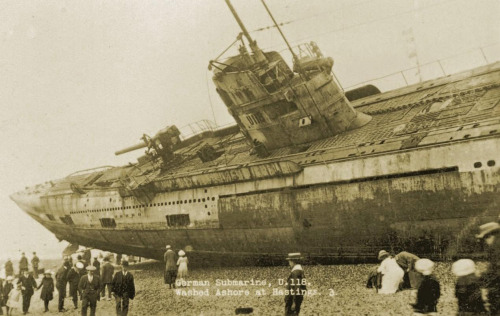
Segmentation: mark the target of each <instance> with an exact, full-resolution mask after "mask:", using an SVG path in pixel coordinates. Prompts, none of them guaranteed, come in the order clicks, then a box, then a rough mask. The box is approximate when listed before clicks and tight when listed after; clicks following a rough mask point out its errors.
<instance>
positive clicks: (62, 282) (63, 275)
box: [56, 262, 69, 312]
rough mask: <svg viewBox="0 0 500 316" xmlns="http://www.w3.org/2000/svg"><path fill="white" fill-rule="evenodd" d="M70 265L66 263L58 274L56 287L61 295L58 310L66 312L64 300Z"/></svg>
mask: <svg viewBox="0 0 500 316" xmlns="http://www.w3.org/2000/svg"><path fill="white" fill-rule="evenodd" d="M68 270H69V269H68V265H67V264H66V262H64V263H63V264H62V265H61V267H60V268H59V269H58V270H57V272H56V287H57V292H58V293H59V301H58V305H57V307H58V310H59V312H65V311H66V309H64V298H65V297H66V284H67V283H68Z"/></svg>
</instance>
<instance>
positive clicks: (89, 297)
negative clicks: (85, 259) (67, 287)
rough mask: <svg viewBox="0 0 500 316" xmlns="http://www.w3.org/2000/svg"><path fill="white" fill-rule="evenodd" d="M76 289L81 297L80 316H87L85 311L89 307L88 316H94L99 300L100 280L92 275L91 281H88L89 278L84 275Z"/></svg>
mask: <svg viewBox="0 0 500 316" xmlns="http://www.w3.org/2000/svg"><path fill="white" fill-rule="evenodd" d="M78 289H79V291H80V294H81V295H82V316H87V309H88V306H89V305H90V316H95V310H96V308H97V301H98V300H99V299H100V296H99V293H100V291H101V280H100V279H99V277H98V276H97V275H94V276H93V278H92V281H89V276H88V275H84V276H82V278H81V279H80V283H79V284H78Z"/></svg>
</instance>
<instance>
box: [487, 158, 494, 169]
mask: <svg viewBox="0 0 500 316" xmlns="http://www.w3.org/2000/svg"><path fill="white" fill-rule="evenodd" d="M486 164H487V165H488V167H493V166H494V165H495V160H488V162H487V163H486Z"/></svg>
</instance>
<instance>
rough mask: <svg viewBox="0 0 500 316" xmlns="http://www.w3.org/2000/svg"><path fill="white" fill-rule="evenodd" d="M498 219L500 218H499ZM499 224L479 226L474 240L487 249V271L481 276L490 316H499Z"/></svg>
mask: <svg viewBox="0 0 500 316" xmlns="http://www.w3.org/2000/svg"><path fill="white" fill-rule="evenodd" d="M499 219H500V218H499ZM499 234H500V224H499V223H498V222H490V223H486V224H483V225H481V226H479V234H478V235H476V238H480V239H483V240H484V243H485V244H486V245H487V247H488V250H487V251H488V262H489V265H488V270H486V272H485V273H484V274H483V275H482V276H481V280H482V282H483V284H484V287H485V288H486V289H487V290H488V303H489V306H490V312H491V314H492V315H500V236H499Z"/></svg>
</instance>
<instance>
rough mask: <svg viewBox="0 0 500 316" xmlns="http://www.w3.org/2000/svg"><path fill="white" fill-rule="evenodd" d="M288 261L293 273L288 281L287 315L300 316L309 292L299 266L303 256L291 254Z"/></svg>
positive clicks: (286, 296) (302, 271) (286, 292)
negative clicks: (301, 307) (306, 293)
mask: <svg viewBox="0 0 500 316" xmlns="http://www.w3.org/2000/svg"><path fill="white" fill-rule="evenodd" d="M286 260H288V265H289V266H290V268H292V271H291V272H290V275H289V276H288V279H287V281H286V291H285V315H299V313H300V306H301V305H302V301H303V300H304V294H305V292H306V291H307V287H306V279H305V275H304V270H303V269H302V266H301V265H300V264H299V263H300V262H301V260H302V256H301V254H300V253H299V252H296V253H289V254H288V257H287V258H286Z"/></svg>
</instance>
